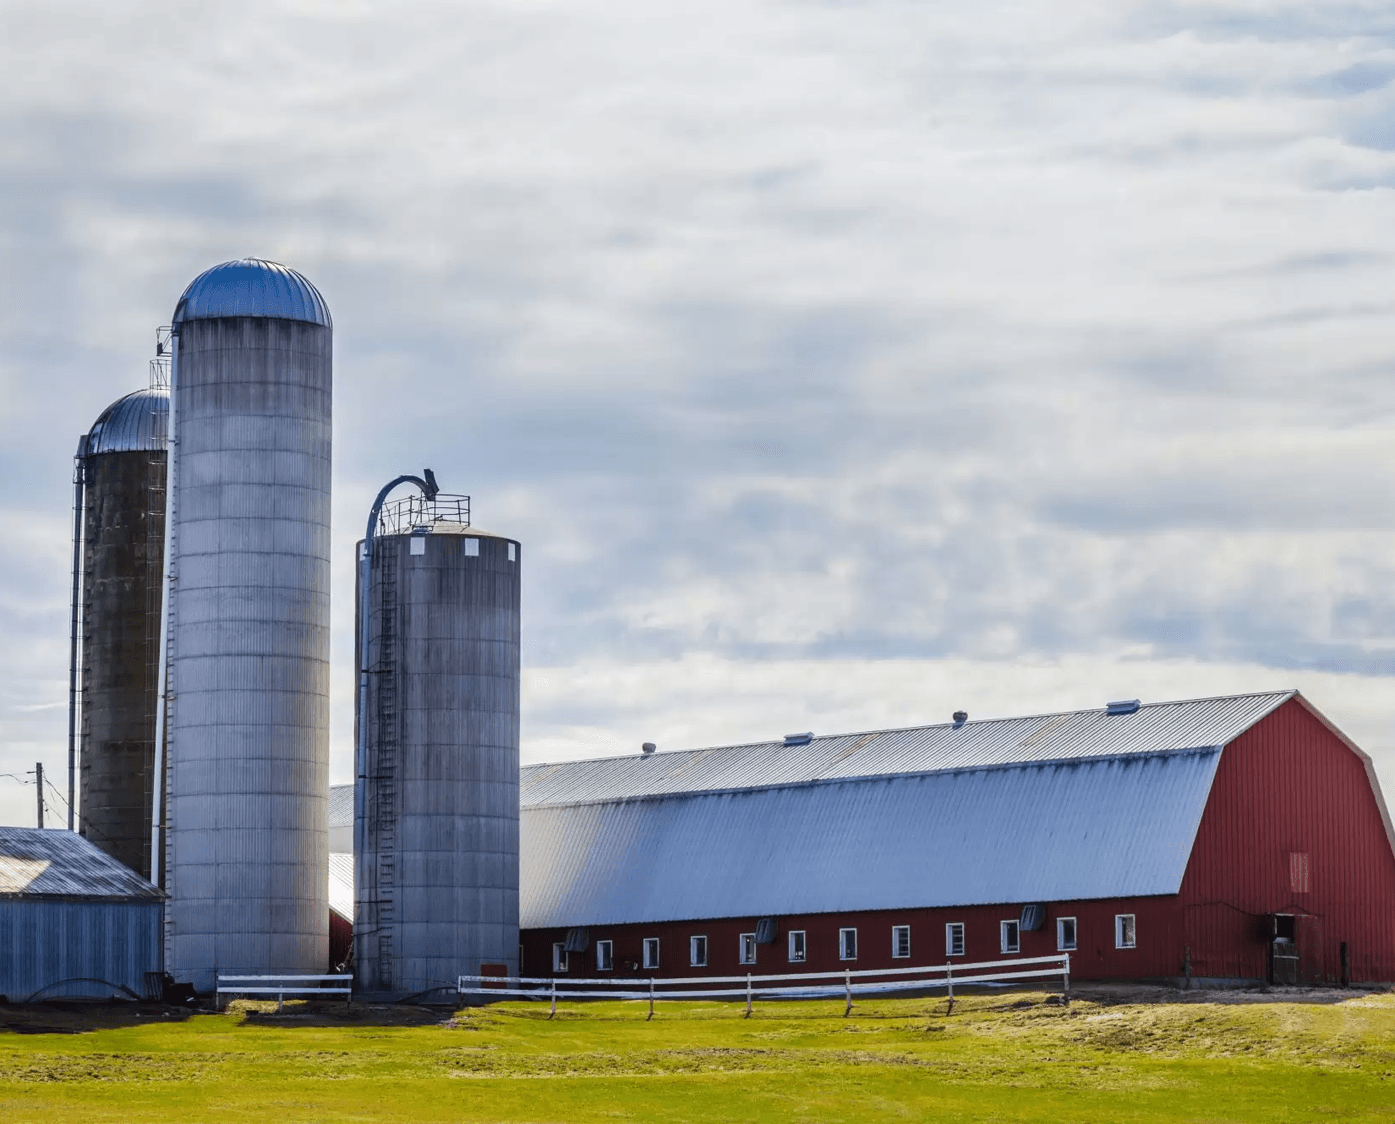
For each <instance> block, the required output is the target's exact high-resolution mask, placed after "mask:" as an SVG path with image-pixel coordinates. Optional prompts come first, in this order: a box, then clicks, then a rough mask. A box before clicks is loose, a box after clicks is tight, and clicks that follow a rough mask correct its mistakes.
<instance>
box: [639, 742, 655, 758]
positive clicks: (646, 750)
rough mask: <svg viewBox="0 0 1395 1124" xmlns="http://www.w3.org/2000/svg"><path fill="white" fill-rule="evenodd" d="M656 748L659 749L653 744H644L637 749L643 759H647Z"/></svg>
mask: <svg viewBox="0 0 1395 1124" xmlns="http://www.w3.org/2000/svg"><path fill="white" fill-rule="evenodd" d="M658 748H659V747H658V746H656V745H655V744H654V743H653V742H645V743H644V744H643V745H642V746H640V747H639V751H640V753H642V754H644V756H645V757H648V756H649V755H650V754H651V753H653V752H654V751H655V750H656V749H658Z"/></svg>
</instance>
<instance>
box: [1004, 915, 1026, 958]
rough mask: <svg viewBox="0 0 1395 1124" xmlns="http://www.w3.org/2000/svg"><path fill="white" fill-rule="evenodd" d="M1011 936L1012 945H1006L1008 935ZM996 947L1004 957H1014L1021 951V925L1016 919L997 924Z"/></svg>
mask: <svg viewBox="0 0 1395 1124" xmlns="http://www.w3.org/2000/svg"><path fill="white" fill-rule="evenodd" d="M1009 933H1011V934H1012V943H1011V944H1009V943H1008V934H1009ZM998 947H999V948H1000V949H1001V950H1002V953H1003V955H1004V956H1015V955H1017V954H1018V953H1020V952H1021V951H1022V925H1021V922H1019V921H1018V920H1017V918H1015V917H1013V918H1009V919H1008V920H1005V921H999V922H998Z"/></svg>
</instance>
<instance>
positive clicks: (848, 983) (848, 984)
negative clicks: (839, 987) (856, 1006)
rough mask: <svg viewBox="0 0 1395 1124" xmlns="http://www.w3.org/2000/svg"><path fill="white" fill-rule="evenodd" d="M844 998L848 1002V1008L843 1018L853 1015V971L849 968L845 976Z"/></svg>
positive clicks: (844, 1010)
mask: <svg viewBox="0 0 1395 1124" xmlns="http://www.w3.org/2000/svg"><path fill="white" fill-rule="evenodd" d="M843 996H844V998H845V999H846V1000H847V1006H845V1007H844V1008H843V1018H845V1019H846V1018H847V1017H848V1016H849V1015H850V1014H852V969H851V968H849V969H848V971H847V972H846V973H844V976H843Z"/></svg>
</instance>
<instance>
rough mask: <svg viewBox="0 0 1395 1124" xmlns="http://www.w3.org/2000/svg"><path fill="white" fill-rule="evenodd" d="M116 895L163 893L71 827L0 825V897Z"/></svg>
mask: <svg viewBox="0 0 1395 1124" xmlns="http://www.w3.org/2000/svg"><path fill="white" fill-rule="evenodd" d="M45 897H80V898H120V899H125V900H149V901H160V900H162V899H163V898H164V894H162V893H161V892H160V890H159V889H158V888H157V887H155V886H153V885H151V884H150V883H149V882H147V881H146V880H145V879H144V878H142V877H141V876H140V875H139V874H137V873H136V872H135V871H133V870H131V869H130V868H129V867H127V866H123V865H122V864H121V863H119V862H117V861H116V860H115V859H113V858H112V857H111V856H110V855H108V854H106V853H105V852H104V851H102V850H100V849H98V848H97V847H96V846H94V845H93V844H92V843H89V842H88V841H87V840H86V839H84V838H83V837H82V836H81V835H78V834H76V833H75V832H71V831H45V830H41V829H39V828H37V827H0V898H45Z"/></svg>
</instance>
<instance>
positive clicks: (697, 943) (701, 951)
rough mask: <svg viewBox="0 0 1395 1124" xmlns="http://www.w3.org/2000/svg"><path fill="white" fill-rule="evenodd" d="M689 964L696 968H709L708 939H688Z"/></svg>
mask: <svg viewBox="0 0 1395 1124" xmlns="http://www.w3.org/2000/svg"><path fill="white" fill-rule="evenodd" d="M688 963H689V964H690V965H692V966H693V967H694V968H706V967H707V938H706V937H689V938H688Z"/></svg>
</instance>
